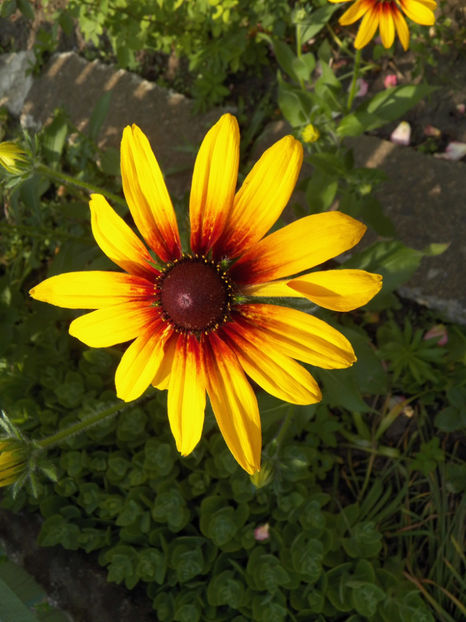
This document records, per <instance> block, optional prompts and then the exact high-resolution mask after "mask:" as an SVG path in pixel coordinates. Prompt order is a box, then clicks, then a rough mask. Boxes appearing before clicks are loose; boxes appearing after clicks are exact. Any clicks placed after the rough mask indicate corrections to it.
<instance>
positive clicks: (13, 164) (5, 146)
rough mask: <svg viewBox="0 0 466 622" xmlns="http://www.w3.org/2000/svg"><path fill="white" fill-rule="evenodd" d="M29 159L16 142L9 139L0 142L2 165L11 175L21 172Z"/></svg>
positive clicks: (0, 160) (0, 163) (0, 161)
mask: <svg viewBox="0 0 466 622" xmlns="http://www.w3.org/2000/svg"><path fill="white" fill-rule="evenodd" d="M27 161H28V157H27V154H26V152H25V151H24V150H23V149H21V147H19V146H18V145H17V144H16V143H12V142H9V141H5V142H3V143H0V165H1V166H3V168H4V169H5V170H6V171H8V173H10V174H11V175H17V174H18V173H21V172H22V171H23V170H24V168H25V166H24V165H25V163H26V162H27Z"/></svg>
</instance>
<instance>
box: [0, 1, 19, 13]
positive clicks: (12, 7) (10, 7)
mask: <svg viewBox="0 0 466 622" xmlns="http://www.w3.org/2000/svg"><path fill="white" fill-rule="evenodd" d="M15 11H16V0H6V2H5V3H3V4H2V6H1V7H0V16H1V17H11V15H13V13H14V12H15Z"/></svg>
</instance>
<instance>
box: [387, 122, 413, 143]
mask: <svg viewBox="0 0 466 622" xmlns="http://www.w3.org/2000/svg"><path fill="white" fill-rule="evenodd" d="M410 139H411V126H410V124H409V123H408V122H407V121H402V122H401V123H400V124H399V125H397V126H396V128H395V129H394V130H393V132H392V133H391V134H390V140H391V141H392V143H395V145H404V146H405V147H406V146H407V145H409V141H410Z"/></svg>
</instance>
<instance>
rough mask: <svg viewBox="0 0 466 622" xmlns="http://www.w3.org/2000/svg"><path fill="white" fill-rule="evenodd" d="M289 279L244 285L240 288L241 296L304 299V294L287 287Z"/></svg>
mask: <svg viewBox="0 0 466 622" xmlns="http://www.w3.org/2000/svg"><path fill="white" fill-rule="evenodd" d="M289 282H290V281H289V279H283V280H282V281H269V282H267V283H257V284H254V285H245V286H244V287H242V288H241V292H240V293H241V294H242V295H243V296H256V297H258V298H261V297H263V298H273V297H277V298H306V296H305V295H304V294H301V292H298V291H296V289H291V288H290V287H288V283H289Z"/></svg>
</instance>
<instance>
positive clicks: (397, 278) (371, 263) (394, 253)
mask: <svg viewBox="0 0 466 622" xmlns="http://www.w3.org/2000/svg"><path fill="white" fill-rule="evenodd" d="M423 256H424V253H423V252H422V251H418V250H415V249H414V248H409V247H408V246H405V245H404V244H403V243H402V242H398V241H396V240H392V241H388V242H375V243H374V244H372V245H371V246H369V247H368V248H366V249H365V250H363V251H362V252H361V253H356V254H354V255H353V256H352V257H351V259H349V260H348V261H346V262H345V268H359V269H361V270H367V271H369V272H378V273H379V274H382V276H383V290H382V291H383V294H388V293H391V292H393V291H394V290H395V289H397V288H398V287H400V286H401V285H403V284H404V283H406V282H407V281H409V279H410V278H411V277H412V276H413V274H414V273H415V272H416V270H417V269H418V267H419V265H420V263H421V259H422V257H423Z"/></svg>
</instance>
